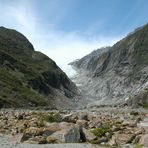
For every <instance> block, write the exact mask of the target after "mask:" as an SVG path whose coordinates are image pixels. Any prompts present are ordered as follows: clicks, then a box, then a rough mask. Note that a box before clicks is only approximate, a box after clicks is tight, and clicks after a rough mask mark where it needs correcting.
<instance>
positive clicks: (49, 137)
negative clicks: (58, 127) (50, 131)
mask: <svg viewBox="0 0 148 148" xmlns="http://www.w3.org/2000/svg"><path fill="white" fill-rule="evenodd" d="M46 141H47V143H49V144H50V143H55V142H56V141H57V139H56V138H54V137H51V136H48V137H47V138H46Z"/></svg>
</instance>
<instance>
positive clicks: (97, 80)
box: [71, 24, 148, 106]
mask: <svg viewBox="0 0 148 148" xmlns="http://www.w3.org/2000/svg"><path fill="white" fill-rule="evenodd" d="M96 55H97V54H96ZM92 59H93V60H92ZM85 60H86V58H82V59H80V60H78V61H76V62H74V63H71V64H72V65H73V66H74V67H76V68H78V69H79V72H80V73H81V75H83V77H84V76H85V80H83V89H85V91H86V92H87V95H89V96H93V97H94V98H95V99H96V100H95V103H93V104H118V103H125V102H126V101H127V100H128V103H129V102H130V103H129V104H132V105H137V104H139V103H138V102H139V100H141V103H140V105H142V106H143V105H145V104H147V103H148V97H147V96H148V95H145V97H143V98H142V97H141V98H142V99H139V98H136V97H134V95H137V94H138V93H140V91H141V90H143V89H145V88H147V87H148V24H147V25H145V26H143V27H141V28H139V29H137V30H135V31H134V32H132V33H131V34H129V35H128V36H127V37H125V38H123V39H122V40H121V41H119V42H117V43H116V44H115V45H113V46H112V47H111V48H110V49H109V50H108V51H106V52H104V53H102V54H101V55H99V56H97V57H96V56H92V54H90V55H88V56H87V61H91V62H92V63H91V64H90V63H89V62H85ZM83 63H86V65H84V64H83ZM83 65H84V66H83ZM86 67H87V68H86ZM82 73H83V74H82ZM133 99H134V101H133Z"/></svg>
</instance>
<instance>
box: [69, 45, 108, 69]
mask: <svg viewBox="0 0 148 148" xmlns="http://www.w3.org/2000/svg"><path fill="white" fill-rule="evenodd" d="M109 48H110V47H103V48H99V49H97V50H94V51H93V52H91V53H90V54H88V55H86V56H84V57H83V58H81V59H79V60H76V61H74V62H71V63H69V65H73V66H74V67H77V68H78V69H81V68H82V69H85V70H90V69H91V70H93V68H94V67H93V64H94V61H96V59H98V57H99V56H100V55H101V53H103V52H106V51H107V50H108V49H109Z"/></svg>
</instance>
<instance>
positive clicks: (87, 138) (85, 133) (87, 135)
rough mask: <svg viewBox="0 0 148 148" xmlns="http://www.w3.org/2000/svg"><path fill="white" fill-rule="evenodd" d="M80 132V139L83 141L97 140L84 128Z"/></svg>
mask: <svg viewBox="0 0 148 148" xmlns="http://www.w3.org/2000/svg"><path fill="white" fill-rule="evenodd" d="M81 132H82V133H81V135H82V139H83V140H84V141H92V140H95V139H96V138H97V137H96V136H95V135H94V134H93V133H92V132H90V131H89V130H87V129H85V128H82V131H81Z"/></svg>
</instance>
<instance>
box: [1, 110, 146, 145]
mask: <svg viewBox="0 0 148 148" xmlns="http://www.w3.org/2000/svg"><path fill="white" fill-rule="evenodd" d="M64 143H65V144H64ZM70 143H72V144H70ZM46 146H48V147H53V148H54V147H55V148H56V147H63V148H66V147H76V148H81V147H82V148H83V147H85V148H87V147H88V148H89V147H90V148H91V147H117V146H121V147H126V146H130V147H148V110H144V109H136V110H135V109H130V108H109V107H108V108H107V107H105V108H91V109H87V110H54V111H45V110H44V111H43V110H12V109H10V110H9V109H7V110H6V109H3V110H1V111H0V147H24V148H25V147H46Z"/></svg>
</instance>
